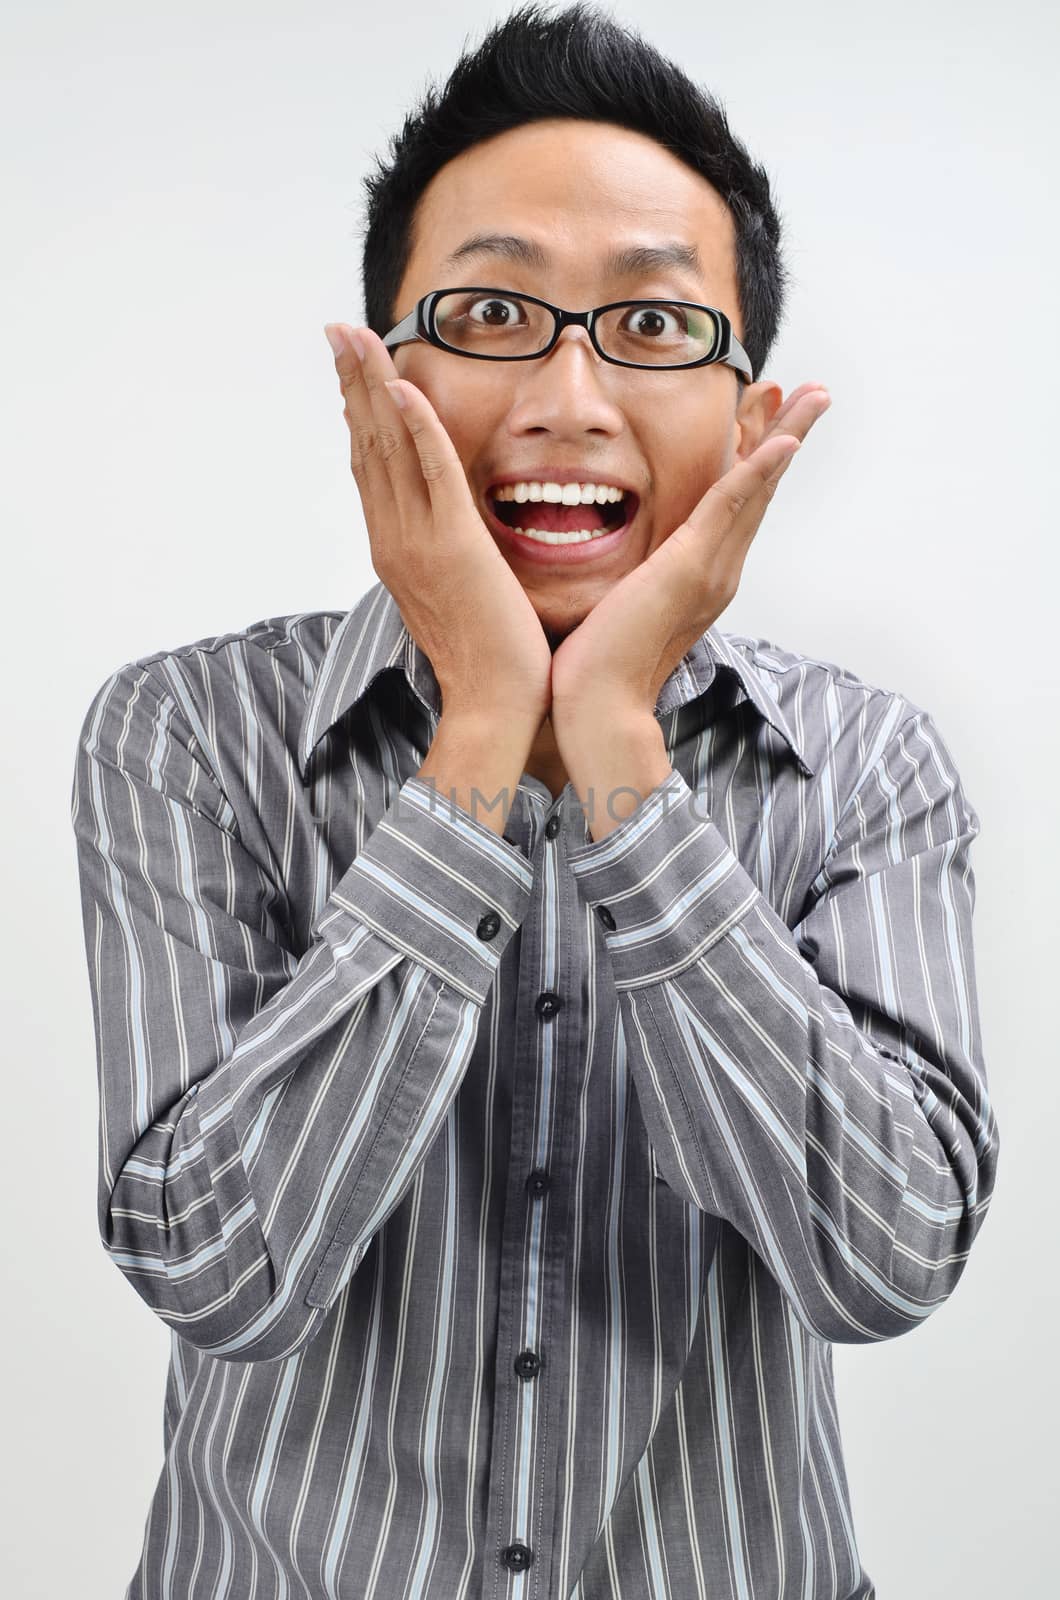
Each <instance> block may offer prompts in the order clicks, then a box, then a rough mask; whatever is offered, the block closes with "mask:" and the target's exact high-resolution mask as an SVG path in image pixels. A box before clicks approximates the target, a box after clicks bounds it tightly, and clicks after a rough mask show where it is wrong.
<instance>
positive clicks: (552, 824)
mask: <svg viewBox="0 0 1060 1600" xmlns="http://www.w3.org/2000/svg"><path fill="white" fill-rule="evenodd" d="M559 828H560V815H559V812H558V811H556V812H554V813H553V814H552V816H551V817H549V819H548V821H547V822H546V823H545V838H546V839H554V838H555V837H556V835H557V833H558V832H559Z"/></svg>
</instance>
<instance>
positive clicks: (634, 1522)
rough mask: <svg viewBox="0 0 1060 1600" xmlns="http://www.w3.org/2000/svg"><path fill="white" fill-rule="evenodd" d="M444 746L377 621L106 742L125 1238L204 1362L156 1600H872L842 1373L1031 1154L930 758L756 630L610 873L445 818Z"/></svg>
mask: <svg viewBox="0 0 1060 1600" xmlns="http://www.w3.org/2000/svg"><path fill="white" fill-rule="evenodd" d="M439 713H440V697H439V691H438V685H437V681H436V679H435V677H434V674H433V672H432V670H431V667H430V663H429V661H428V660H427V659H426V657H425V656H424V654H423V653H422V651H421V650H420V649H419V647H418V646H417V645H416V643H415V641H414V640H413V639H412V638H411V636H410V635H409V633H408V631H407V629H406V628H405V627H404V625H403V623H402V620H401V617H400V613H399V612H398V610H397V607H396V605H395V603H394V601H393V599H392V597H391V596H390V595H389V593H388V592H387V590H386V589H385V588H384V587H383V586H382V585H381V584H376V585H375V586H374V587H373V588H371V589H370V590H369V591H368V592H367V594H365V595H364V596H363V597H362V598H361V600H360V601H359V602H358V603H357V604H356V605H355V606H354V607H353V609H352V610H351V611H350V612H349V613H348V614H346V615H345V616H343V615H342V614H341V613H337V612H313V613H302V614H297V615H292V616H281V617H273V618H269V619H267V620H265V621H262V622H259V623H256V624H254V625H252V626H250V627H247V628H244V629H241V630H239V631H237V632H233V633H228V634H224V635H222V636H219V637H211V638H207V639H201V640H198V641H197V642H195V643H193V644H187V645H183V646H180V647H178V648H174V649H171V650H165V651H160V652H158V653H156V654H154V655H151V656H147V657H144V658H142V659H140V660H138V661H135V662H133V663H130V664H128V665H125V666H123V667H121V668H119V669H118V670H117V671H115V672H114V673H113V674H112V675H111V676H109V677H108V678H107V680H106V682H105V683H103V684H102V685H101V687H100V688H99V690H98V691H97V693H96V694H95V696H94V698H93V700H92V702H91V705H90V706H89V709H88V711H87V714H86V716H85V719H84V724H83V727H82V730H81V734H80V738H79V742H78V746H77V752H76V768H75V774H74V787H73V796H72V806H73V813H72V814H73V823H74V830H75V834H76V841H77V854H78V864H79V870H80V882H81V894H82V904H83V913H84V934H85V946H86V951H87V957H88V972H89V980H90V988H91V995H92V1005H93V1017H94V1024H95V1039H96V1051H97V1064H98V1076H99V1094H100V1125H99V1188H98V1225H99V1230H100V1236H101V1239H102V1242H103V1244H104V1246H105V1249H106V1251H107V1254H108V1255H109V1257H110V1259H111V1260H112V1261H113V1262H114V1264H115V1265H116V1266H117V1267H118V1268H119V1270H120V1271H121V1272H122V1273H123V1274H124V1275H125V1277H126V1278H127V1279H128V1281H129V1283H130V1284H131V1285H132V1287H133V1288H134V1289H135V1291H136V1293H137V1294H138V1295H139V1296H140V1297H141V1299H142V1300H143V1301H145V1302H146V1304H147V1305H148V1306H149V1307H150V1308H151V1309H152V1310H153V1311H154V1312H155V1313H156V1315H157V1316H159V1317H160V1318H161V1319H162V1321H163V1322H164V1323H165V1324H166V1325H167V1327H168V1328H169V1329H170V1330H171V1345H172V1355H171V1362H170V1369H169V1376H168V1381H167V1385H166V1392H165V1406H164V1448H165V1455H164V1460H163V1463H162V1466H161V1470H160V1473H159V1477H158V1480H157V1484H156V1486H155V1489H154V1494H153V1497H152V1499H151V1501H150V1506H149V1509H148V1512H147V1519H146V1528H145V1537H144V1544H143V1550H142V1554H141V1557H140V1560H139V1563H138V1566H137V1569H136V1572H135V1575H134V1576H133V1577H132V1579H131V1581H130V1583H129V1586H128V1589H127V1591H126V1600H163V1597H165V1600H207V1597H209V1600H214V1597H216V1596H218V1595H222V1594H223V1595H227V1596H229V1597H231V1600H398V1597H401V1600H462V1597H467V1600H480V1597H481V1600H500V1597H505V1600H567V1597H576V1600H611V1597H615V1600H618V1597H619V1596H620V1597H621V1600H693V1597H696V1600H869V1597H872V1596H874V1595H875V1589H874V1586H873V1582H872V1580H871V1578H870V1577H869V1576H868V1574H867V1573H866V1571H865V1568H864V1566H863V1565H862V1562H861V1560H860V1557H859V1553H858V1547H857V1540H856V1537H855V1529H854V1526H853V1523H852V1517H851V1507H850V1496H849V1492H848V1485H847V1479H846V1474H845V1470H844V1464H843V1451H842V1443H841V1437H840V1430H839V1422H838V1417H837V1411H836V1398H835V1388H834V1382H833V1367H832V1350H831V1346H832V1344H833V1343H834V1342H836V1341H838V1342H842V1343H846V1344H869V1343H871V1342H873V1341H875V1340H878V1339H888V1338H894V1337H895V1336H897V1335H899V1334H903V1333H906V1332H908V1331H909V1330H911V1329H913V1328H916V1327H917V1326H918V1325H919V1324H920V1323H921V1322H922V1321H923V1320H924V1318H925V1317H927V1316H929V1315H930V1314H931V1312H932V1311H933V1310H934V1309H935V1308H936V1307H937V1306H939V1305H941V1304H942V1302H943V1301H944V1300H945V1299H946V1298H947V1296H948V1295H949V1294H950V1293H951V1292H952V1291H953V1289H954V1287H955V1286H956V1284H957V1282H958V1280H959V1278H960V1276H961V1273H962V1272H963V1270H964V1266H965V1262H966V1259H967V1255H968V1251H969V1249H970V1247H971V1245H972V1241H973V1240H974V1238H975V1236H976V1234H977V1232H978V1230H979V1228H980V1227H981V1225H982V1222H983V1219H984V1217H985V1215H986V1211H987V1207H988V1205H989V1202H990V1197H991V1192H992V1189H993V1185H994V1177H995V1169H996V1162H997V1152H998V1128H997V1122H996V1119H995V1116H994V1112H993V1109H992V1106H991V1103H990V1099H989V1096H988V1092H987V1081H986V1072H985V1067H984V1061H983V1049H982V1040H981V1033H980V1021H979V1015H978V1002H977V995H976V981H975V973H974V960H973V948H972V911H973V904H974V898H975V891H974V880H973V875H972V868H971V864H970V861H969V847H970V845H971V842H972V840H973V838H974V837H975V836H976V834H977V833H978V832H979V819H978V817H977V815H976V813H975V811H974V810H973V808H972V806H971V804H970V802H969V800H968V798H967V797H966V795H965V794H964V791H963V789H962V786H961V782H960V779H959V777H958V774H957V771H956V769H955V767H954V763H953V759H952V757H951V755H950V753H949V751H948V749H947V747H946V745H945V743H944V741H943V739H942V737H941V735H940V732H939V730H938V728H937V727H936V725H935V723H934V721H933V719H932V717H931V715H930V714H929V713H928V712H927V711H925V710H924V709H923V708H921V707H919V706H917V705H915V704H913V703H912V702H911V701H909V700H908V699H906V698H905V697H904V696H902V695H901V694H898V693H896V692H892V691H889V690H885V689H881V688H878V687H874V686H872V685H870V684H868V683H866V682H864V681H863V680H862V679H860V678H859V677H857V676H856V675H854V674H853V673H851V672H848V671H846V670H844V669H842V668H840V667H838V666H836V665H834V664H833V663H829V662H825V661H819V660H815V659H813V658H811V657H808V656H806V655H802V654H799V653H797V652H795V651H793V650H789V649H782V648H780V647H778V646H776V645H773V644H771V643H769V642H768V641H765V640H755V639H750V638H745V637H742V636H736V635H733V634H726V633H723V632H722V631H721V630H720V629H718V628H717V627H716V626H715V627H713V628H711V629H709V630H708V631H707V632H706V633H705V634H704V635H703V637H702V638H701V639H700V640H699V641H698V642H697V644H696V645H695V646H694V648H693V649H692V650H691V651H690V652H689V654H688V655H687V656H686V657H685V658H684V660H683V661H682V662H681V663H680V665H679V666H678V667H677V669H676V670H675V671H674V673H673V674H672V675H671V677H670V678H669V679H668V680H667V682H666V683H665V685H664V686H663V689H662V692H661V694H660V696H659V701H658V705H657V707H656V717H657V719H658V721H659V723H660V726H661V728H662V730H663V733H664V735H665V740H666V745H667V749H668V752H669V755H670V759H671V762H672V771H671V773H670V775H669V777H668V778H667V779H666V780H665V781H664V782H663V783H661V784H660V785H659V786H658V787H657V788H656V789H655V790H654V791H653V792H652V793H651V794H650V795H648V796H646V797H644V798H643V799H642V800H641V801H640V802H639V803H638V804H637V806H636V809H635V810H633V811H632V812H631V813H630V814H629V815H628V816H626V817H625V818H624V819H623V820H622V821H621V822H620V823H619V825H618V826H617V827H615V828H614V829H613V831H612V832H610V833H609V834H607V835H606V836H605V837H604V838H602V839H601V840H599V841H595V842H594V841H593V840H592V838H591V836H590V833H589V830H588V826H587V823H586V819H585V816H584V814H583V812H582V810H581V808H580V806H579V804H578V801H577V797H576V795H575V793H574V790H573V788H572V786H571V785H569V784H568V786H567V788H566V789H565V790H564V792H563V794H562V795H561V796H560V797H559V799H558V800H556V801H555V802H554V801H553V799H552V796H551V794H550V792H549V790H548V789H547V787H546V786H545V784H544V783H543V782H541V781H540V780H538V779H537V778H534V777H531V776H529V775H528V774H524V775H523V776H522V778H521V780H520V783H519V787H518V792H517V796H516V803H515V805H514V807H513V810H512V812H511V815H510V817H509V819H508V823H507V827H506V829H505V833H504V835H503V837H501V836H498V835H496V834H495V833H493V832H492V830H491V829H490V828H488V827H487V826H486V825H485V823H484V822H483V821H481V820H480V819H478V818H476V817H474V816H472V815H471V813H470V812H468V811H465V810H463V809H462V808H461V807H460V806H458V805H456V804H455V803H454V802H453V801H452V800H451V799H449V798H447V797H446V796H445V795H444V794H443V793H442V792H441V791H439V790H436V789H435V787H434V785H433V783H432V782H429V781H427V780H421V779H419V778H417V776H416V773H417V771H418V769H419V767H420V766H421V764H422V762H423V760H424V757H425V755H426V753H427V750H428V748H429V746H430V743H431V740H432V738H433V735H434V730H435V728H436V726H437V721H438V716H439ZM867 1359H871V1358H867Z"/></svg>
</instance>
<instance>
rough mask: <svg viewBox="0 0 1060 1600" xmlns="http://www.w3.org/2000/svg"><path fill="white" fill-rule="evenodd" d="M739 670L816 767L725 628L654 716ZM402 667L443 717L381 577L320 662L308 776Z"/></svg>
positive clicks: (766, 714) (751, 694)
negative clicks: (380, 684)
mask: <svg viewBox="0 0 1060 1600" xmlns="http://www.w3.org/2000/svg"><path fill="white" fill-rule="evenodd" d="M719 666H720V667H724V668H725V669H726V670H727V671H728V672H731V673H733V674H734V675H735V676H736V678H737V679H738V681H739V683H740V684H741V686H742V687H743V690H744V692H745V694H746V695H747V698H748V699H749V700H750V701H751V703H752V705H753V706H754V707H755V709H756V710H757V711H758V712H759V714H760V715H761V716H762V717H763V718H764V719H765V721H767V722H768V723H769V724H770V726H771V727H773V728H775V729H776V731H777V733H779V734H780V736H781V737H782V738H783V739H784V740H785V742H786V743H787V744H788V746H789V747H790V749H791V751H792V754H793V755H794V756H795V759H796V761H797V762H798V763H799V766H800V767H801V768H802V771H803V772H804V773H805V774H806V775H807V776H808V777H813V775H814V768H813V767H812V766H811V765H810V763H809V761H808V760H807V758H806V754H805V750H804V748H803V747H802V746H801V745H800V744H799V743H798V742H797V741H796V739H795V735H794V734H793V732H792V730H791V727H790V725H789V723H788V719H787V718H786V717H785V715H784V712H783V711H782V710H781V708H780V704H779V701H778V699H777V690H776V689H775V687H774V685H773V681H772V678H771V677H770V676H769V675H767V674H764V673H762V672H760V671H759V670H758V669H757V668H755V667H754V665H753V664H752V662H751V661H750V659H749V658H748V657H747V656H746V655H744V654H743V652H742V651H740V650H739V649H738V648H737V647H736V645H735V644H734V643H733V642H732V641H731V640H730V638H729V636H728V635H727V634H724V633H722V632H721V631H720V630H719V629H718V628H717V627H714V626H712V627H710V628H708V629H707V630H706V632H705V633H704V634H702V635H701V636H700V638H698V639H697V640H696V642H695V644H694V645H693V646H692V648H691V649H690V650H689V651H688V652H687V654H686V655H685V656H683V657H682V659H681V660H680V661H679V662H678V664H677V666H676V667H675V668H674V670H673V672H672V673H671V674H670V676H669V677H668V678H667V680H666V682H665V683H664V684H663V686H662V689H661V690H660V691H659V699H658V702H657V705H656V708H655V714H656V716H660V715H662V714H665V713H666V712H672V711H675V710H677V709H678V708H679V707H680V706H684V705H688V704H689V703H690V702H691V701H692V700H695V699H696V698H697V697H698V696H699V695H701V694H703V692H704V691H705V690H706V689H708V688H709V687H710V684H711V683H712V682H713V680H714V676H715V673H716V671H717V669H718V667H719ZM393 668H397V669H398V670H399V671H400V672H402V673H403V675H404V678H405V681H406V683H407V684H408V685H409V687H410V689H411V690H412V693H413V694H414V695H415V696H416V697H417V699H418V700H419V701H420V703H421V705H422V706H423V707H424V709H425V710H426V711H427V712H429V713H430V714H431V715H432V716H434V717H438V716H440V715H441V707H442V699H441V691H440V689H439V687H438V680H437V679H436V677H435V675H434V670H433V668H432V667H431V664H430V661H429V660H428V658H427V657H426V656H425V655H424V653H423V651H422V650H421V649H420V647H419V645H418V644H417V643H416V641H415V639H414V638H413V637H412V635H411V634H410V633H409V631H408V629H407V628H406V626H405V623H404V621H403V620H402V616H401V612H400V611H399V609H398V606H397V603H396V601H395V600H394V597H393V595H391V593H390V591H389V590H388V589H387V588H386V587H385V586H384V585H383V584H382V583H376V584H374V585H373V586H372V588H371V589H369V590H368V592H367V593H366V594H365V595H363V596H362V597H361V599H360V600H359V601H358V602H357V604H356V605H355V606H354V607H353V608H352V610H350V611H348V612H347V613H346V615H345V616H344V617H343V618H342V620H341V622H340V623H339V625H338V627H337V628H336V630H335V632H334V634H333V635H332V637H331V642H330V644H329V645H328V648H327V651H326V652H325V654H324V658H323V660H322V661H321V663H320V668H319V670H318V672H317V676H316V680H315V682H314V684H313V689H312V692H311V694H310V696H309V701H308V704H307V705H306V709H305V715H304V717H303V719H302V727H301V730H300V733H299V739H298V762H299V770H300V772H301V775H302V779H303V782H304V781H305V778H306V774H307V772H308V769H309V762H310V758H311V756H312V754H313V751H314V750H315V748H316V746H317V745H318V744H319V742H320V740H321V739H322V738H323V737H324V735H325V734H326V733H327V732H328V730H329V729H330V728H332V727H333V726H334V725H335V723H337V722H338V721H339V719H340V718H341V717H344V716H345V715H346V713H347V712H348V711H350V710H351V709H352V708H353V707H354V706H355V705H356V704H357V703H358V702H359V701H360V700H361V699H362V698H363V697H364V696H365V695H366V694H367V692H368V690H369V689H370V688H371V686H372V683H373V682H374V681H375V679H376V678H377V677H378V676H379V675H380V673H382V672H385V671H387V670H388V669H393Z"/></svg>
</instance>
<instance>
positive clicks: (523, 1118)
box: [483, 776, 586, 1600]
mask: <svg viewBox="0 0 1060 1600" xmlns="http://www.w3.org/2000/svg"><path fill="white" fill-rule="evenodd" d="M569 794H570V788H569V785H568V787H567V788H566V789H565V790H564V791H563V794H562V795H561V796H560V797H559V799H558V800H556V801H553V800H552V796H551V794H550V792H549V790H548V789H547V787H546V786H545V784H544V783H542V782H541V781H540V780H538V779H531V778H529V777H527V776H524V777H523V779H522V780H521V782H520V785H519V788H518V790H517V791H516V798H515V801H514V803H513V806H512V810H511V812H510V813H509V825H508V827H507V828H506V830H505V833H506V837H508V838H509V839H510V841H511V842H512V843H513V844H515V845H516V847H517V848H518V849H520V850H523V851H524V852H525V853H526V854H527V856H528V858H529V859H530V860H532V861H533V864H534V890H533V895H532V898H531V902H530V908H529V910H528V912H527V915H526V917H525V918H524V921H523V925H522V928H521V930H520V933H519V937H518V940H517V941H514V942H513V947H512V948H514V949H515V950H517V959H518V962H519V977H518V984H517V988H516V993H517V994H518V996H519V1000H518V1006H517V1013H518V1014H517V1016H516V1019H515V1023H516V1026H515V1035H514V1036H515V1040H516V1044H515V1052H514V1054H515V1060H514V1063H513V1069H512V1083H511V1097H512V1098H511V1135H510V1140H511V1142H510V1148H509V1167H508V1187H507V1195H506V1205H505V1215H504V1225H503V1234H502V1241H501V1257H500V1268H499V1281H498V1293H499V1306H498V1317H497V1358H496V1376H495V1384H496V1387H495V1393H494V1410H493V1434H492V1440H491V1455H490V1495H491V1497H490V1504H489V1509H488V1515H487V1527H486V1544H485V1550H486V1561H485V1582H484V1587H483V1594H484V1595H487V1596H490V1597H491V1600H506V1597H512V1600H546V1597H547V1596H549V1595H550V1594H551V1567H552V1544H553V1524H554V1518H555V1486H556V1473H557V1465H558V1462H557V1449H558V1445H559V1440H560V1437H561V1434H562V1431H563V1430H562V1428H561V1427H560V1425H559V1421H560V1419H559V1410H558V1408H559V1407H560V1405H561V1404H562V1396H563V1393H564V1389H565V1372H564V1368H565V1362H564V1361H562V1360H561V1359H559V1357H560V1353H561V1352H563V1351H565V1350H566V1348H567V1346H568V1343H569V1340H568V1332H569V1328H568V1323H569V1317H570V1314H571V1304H572V1296H571V1286H570V1284H569V1282H568V1271H569V1267H568V1254H569V1252H568V1249H567V1230H568V1215H569V1202H570V1195H569V1174H570V1162H569V1160H568V1157H569V1155H570V1154H571V1153H570V1152H569V1151H567V1150H565V1149H563V1148H557V1146H556V1144H555V1141H554V1140H552V1141H551V1142H550V1141H549V1137H548V1131H547V1129H548V1127H552V1128H554V1129H559V1130H562V1129H565V1128H570V1127H571V1126H572V1125H573V1119H574V1117H575V1114H576V1107H577V1102H578V1098H579V1094H580V1090H581V1085H580V1080H579V1078H578V1076H577V1073H576V1070H575V1069H576V1067H577V1066H578V1063H576V1062H575V1061H574V1060H573V1059H572V1057H573V1052H568V1054H567V1055H566V1056H564V1043H565V1041H566V1039H567V1033H568V1029H567V1027H566V1026H565V1022H566V1018H565V1008H566V1007H567V1005H568V1003H569V1000H570V996H569V995H568V994H567V993H566V992H565V988H564V975H566V974H569V973H570V972H571V970H572V968H573V967H574V966H575V964H576V963H575V962H574V961H573V960H572V952H571V951H570V949H569V948H568V947H567V941H569V940H570V939H571V937H572V936H573V931H574V929H575V928H576V927H577V926H578V921H577V917H576V915H575V913H574V906H573V904H572V897H573V896H575V895H576V892H577V891H576V887H575V885H574V884H573V881H572V880H571V879H570V877H569V875H568V874H566V873H564V871H563V866H562V860H563V848H564V847H563V829H564V799H565V798H566V797H567V796H568V795H569ZM570 804H571V805H572V806H573V807H574V810H575V811H577V815H578V817H579V818H580V819H581V820H582V821H583V823H584V817H583V814H582V813H581V811H580V809H579V808H577V806H576V803H575V802H574V799H573V796H571V800H570ZM546 813H547V815H546ZM584 837H586V835H584V834H583V836H582V838H584ZM577 842H582V839H579V840H578V841H577ZM550 874H551V875H552V876H551V878H549V876H548V875H550ZM546 882H549V884H550V893H551V894H552V896H553V899H554V904H555V905H556V907H557V908H558V912H557V917H556V926H555V929H554V945H553V948H552V949H551V950H547V949H543V948H542V941H543V940H545V939H547V938H549V937H550V934H549V932H548V928H547V926H546V922H545V918H544V886H545V883H546ZM541 973H544V974H545V975H546V980H547V981H546V982H545V983H544V985H542V984H541V982H540V981H539V975H540V974H541ZM537 1063H540V1066H539V1067H538V1066H537V1065H536V1064H537ZM561 1063H562V1070H561ZM582 1070H584V1068H582ZM557 1100H558V1101H559V1103H558V1104H557V1103H556V1102H557ZM542 1124H545V1126H543V1125H542ZM534 1441H536V1445H535V1443H534ZM542 1441H543V1446H542ZM542 1448H543V1450H544V1456H542V1454H541V1451H542ZM491 1567H492V1572H491ZM524 1573H525V1574H526V1575H527V1581H526V1583H523V1584H517V1583H514V1582H512V1581H511V1579H510V1577H509V1575H512V1576H513V1577H514V1576H519V1575H522V1574H524Z"/></svg>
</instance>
